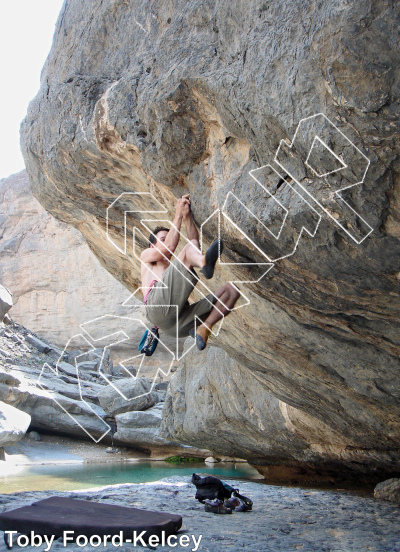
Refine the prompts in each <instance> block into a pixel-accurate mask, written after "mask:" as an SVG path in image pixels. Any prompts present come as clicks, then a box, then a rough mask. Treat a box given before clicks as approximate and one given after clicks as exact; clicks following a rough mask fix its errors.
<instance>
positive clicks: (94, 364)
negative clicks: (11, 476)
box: [0, 320, 210, 458]
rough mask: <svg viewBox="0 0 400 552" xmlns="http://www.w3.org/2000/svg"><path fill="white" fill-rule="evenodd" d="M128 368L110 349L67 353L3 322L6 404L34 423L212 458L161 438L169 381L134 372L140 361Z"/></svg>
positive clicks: (0, 339)
mask: <svg viewBox="0 0 400 552" xmlns="http://www.w3.org/2000/svg"><path fill="white" fill-rule="evenodd" d="M155 362H157V361H155ZM100 368H101V372H102V373H103V374H105V375H106V377H107V381H106V380H105V379H104V377H102V376H101V374H100ZM126 368H127V370H123V369H121V366H120V365H119V364H117V363H116V364H114V363H113V360H112V359H111V358H110V355H109V350H108V349H106V348H104V349H101V348H100V349H94V350H89V351H87V352H84V351H82V350H69V351H68V352H67V351H65V352H63V351H61V350H60V349H59V348H57V347H55V346H53V345H52V344H50V343H48V342H45V341H43V340H42V339H40V338H39V337H38V336H37V335H35V334H34V333H32V332H30V331H29V330H28V329H26V328H24V327H23V326H21V325H19V324H17V323H16V322H13V321H12V320H9V321H8V323H7V324H4V323H0V405H1V404H3V403H6V405H12V406H13V407H15V408H17V409H19V411H22V412H25V413H27V414H29V415H30V416H31V426H30V429H35V430H37V431H39V433H41V432H44V433H56V434H57V435H65V436H70V437H77V438H78V439H86V440H89V442H92V443H97V442H100V441H101V443H102V445H107V446H109V445H110V444H111V443H112V440H113V441H114V443H116V444H119V445H120V446H123V447H124V446H128V447H131V448H135V449H136V450H141V451H144V452H147V454H148V456H150V455H151V456H152V457H156V458H159V457H161V458H165V457H166V456H170V455H175V454H182V455H193V456H196V455H198V456H203V457H204V458H206V457H207V456H210V451H208V450H200V449H196V448H192V447H188V446H185V445H181V444H180V443H179V442H177V441H173V440H169V441H168V440H166V439H163V438H162V437H161V435H160V426H161V418H162V409H163V405H164V398H165V393H166V387H167V381H162V382H161V381H159V380H152V381H150V379H148V378H147V377H145V376H143V377H142V376H139V374H137V376H138V377H131V375H133V376H134V375H135V374H136V369H135V367H133V366H126ZM155 370H157V366H155ZM153 382H154V385H153ZM38 383H39V384H40V385H38ZM118 389H119V390H120V391H118ZM121 390H122V392H123V393H124V395H125V397H126V400H125V398H123V397H122V396H121V394H120V392H121ZM24 431H26V427H25V428H24V430H23V432H24ZM23 432H22V434H23ZM107 432H108V433H107ZM0 434H1V427H0ZM21 436H22V435H20V437H19V438H21ZM112 438H113V439H112ZM8 444H11V443H8ZM6 445H7V443H6V442H5V444H4V445H3V444H2V443H1V442H0V446H5V447H6ZM6 452H7V449H6Z"/></svg>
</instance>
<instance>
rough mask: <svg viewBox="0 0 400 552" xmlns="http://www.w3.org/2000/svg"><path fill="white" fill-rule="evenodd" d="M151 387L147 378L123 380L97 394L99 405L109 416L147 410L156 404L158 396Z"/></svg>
mask: <svg viewBox="0 0 400 552" xmlns="http://www.w3.org/2000/svg"><path fill="white" fill-rule="evenodd" d="M151 387H152V386H151V382H150V380H148V379H147V378H124V379H123V380H121V381H118V382H115V383H114V384H113V387H112V386H111V385H108V386H107V387H105V388H104V389H103V390H102V391H101V392H100V393H99V401H100V405H101V406H102V408H104V410H105V411H106V412H107V414H109V415H110V416H115V415H116V414H121V413H122V412H129V411H130V410H147V409H148V408H151V407H152V406H154V405H155V404H156V403H157V402H158V395H157V393H156V392H154V391H151ZM121 393H122V394H123V395H124V396H122V395H121ZM124 397H125V398H124Z"/></svg>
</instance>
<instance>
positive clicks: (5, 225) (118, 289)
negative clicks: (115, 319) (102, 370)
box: [0, 171, 129, 347]
mask: <svg viewBox="0 0 400 552" xmlns="http://www.w3.org/2000/svg"><path fill="white" fill-rule="evenodd" d="M0 205H1V207H0V210H1V214H0V282H2V283H3V284H4V285H5V286H6V287H8V288H9V289H10V291H12V293H13V301H14V305H13V308H12V311H11V312H10V316H11V317H12V318H13V319H14V320H15V321H16V322H19V323H20V324H22V325H25V326H27V327H28V328H30V329H31V330H32V331H33V332H37V333H38V334H39V335H41V336H42V337H44V338H45V339H49V340H50V341H51V342H52V343H55V344H56V345H58V346H60V347H64V345H65V344H66V343H67V341H68V340H69V339H70V337H72V336H73V335H75V334H76V333H80V331H81V329H80V324H82V323H85V322H87V321H88V320H92V319H93V318H96V316H100V315H102V314H104V313H106V312H107V309H110V310H111V309H112V310H113V312H114V311H115V304H116V303H120V304H122V302H123V301H124V300H125V299H126V298H127V297H129V291H128V290H127V289H126V288H125V287H124V286H123V285H121V284H120V283H119V282H117V281H116V280H115V279H114V278H112V276H110V274H108V272H107V271H106V270H104V269H103V268H102V267H101V265H100V263H99V262H98V260H97V259H96V257H95V256H94V255H93V253H92V252H91V251H90V249H89V248H88V246H87V244H86V242H85V240H84V239H83V238H82V236H81V234H80V233H79V232H78V231H77V230H76V229H75V228H72V227H71V226H68V225H67V224H65V223H62V222H60V221H58V220H57V219H55V218H54V217H52V216H51V215H50V214H49V213H48V212H47V211H46V210H45V209H44V208H43V207H42V205H40V203H39V202H38V201H37V200H36V199H35V198H34V197H33V196H32V192H31V189H30V187H29V181H28V175H27V173H26V171H22V172H20V173H18V174H14V175H12V176H10V177H9V178H5V179H3V180H2V181H1V182H0ZM119 311H120V313H123V312H124V311H126V309H124V308H123V307H122V308H121V307H120V308H119Z"/></svg>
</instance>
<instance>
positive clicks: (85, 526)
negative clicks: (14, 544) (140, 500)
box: [0, 496, 182, 541]
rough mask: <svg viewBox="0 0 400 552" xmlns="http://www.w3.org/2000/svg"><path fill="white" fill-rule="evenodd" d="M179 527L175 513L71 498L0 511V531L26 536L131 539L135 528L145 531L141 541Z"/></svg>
mask: <svg viewBox="0 0 400 552" xmlns="http://www.w3.org/2000/svg"><path fill="white" fill-rule="evenodd" d="M181 527H182V517H181V516H178V515H175V514H166V513H162V512H153V511H150V510H140V509H138V508H128V507H125V506H115V505H114V504H105V503H100V502H92V501H88V500H76V499H73V498H64V497H58V496H55V497H51V498H46V499H44V500H39V501H38V502H34V503H33V504H31V505H29V506H22V507H21V508H17V509H15V510H9V511H8V512H3V513H2V514H0V530H2V531H18V533H21V534H25V535H29V534H30V532H31V531H34V533H35V534H37V535H43V536H44V535H47V536H49V537H50V536H52V535H54V537H55V538H59V537H62V536H63V534H64V531H74V534H75V535H86V536H87V537H90V536H92V535H99V536H104V535H111V536H113V535H120V533H121V532H122V534H123V538H124V540H125V539H132V534H133V532H134V531H136V533H141V532H142V531H146V534H145V535H144V536H143V540H144V541H147V539H148V538H149V537H150V536H151V535H157V536H158V537H159V538H160V539H161V537H162V534H164V535H165V538H167V537H168V536H169V535H173V534H175V533H177V531H179V529H180V528H181Z"/></svg>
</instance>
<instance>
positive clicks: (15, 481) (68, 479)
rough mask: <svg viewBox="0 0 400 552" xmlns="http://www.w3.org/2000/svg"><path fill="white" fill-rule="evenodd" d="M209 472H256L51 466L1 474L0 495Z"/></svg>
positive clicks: (164, 465) (219, 467)
mask: <svg viewBox="0 0 400 552" xmlns="http://www.w3.org/2000/svg"><path fill="white" fill-rule="evenodd" d="M193 472H196V473H208V474H212V475H217V476H220V477H221V478H225V479H229V478H235V479H249V478H252V477H255V476H257V474H258V473H257V471H256V470H255V469H254V468H252V467H251V466H249V465H248V464H245V463H237V464H234V463H231V462H229V463H228V462H227V463H219V464H211V465H205V464H204V462H202V463H194V462H193V463H192V462H191V463H181V464H171V463H169V462H161V461H158V462H155V461H145V460H140V461H137V462H118V463H117V462H115V463H107V464H104V463H96V464H84V463H80V464H51V465H30V466H20V468H19V470H18V472H17V473H16V472H15V471H14V472H13V473H9V474H3V475H2V474H0V493H16V492H21V491H43V490H58V491H72V490H78V489H89V488H91V487H102V486H105V485H115V484H117V483H145V482H150V481H158V480H159V479H163V478H164V477H171V476H173V475H183V476H187V477H188V479H189V478H190V477H191V475H192V473H193Z"/></svg>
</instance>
